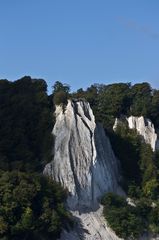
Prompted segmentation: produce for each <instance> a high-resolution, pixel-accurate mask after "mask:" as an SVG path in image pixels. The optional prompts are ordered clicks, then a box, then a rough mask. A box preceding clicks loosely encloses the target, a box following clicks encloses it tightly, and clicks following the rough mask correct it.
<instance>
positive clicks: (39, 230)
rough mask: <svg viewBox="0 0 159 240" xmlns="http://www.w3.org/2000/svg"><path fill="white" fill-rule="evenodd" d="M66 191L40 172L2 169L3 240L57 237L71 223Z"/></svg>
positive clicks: (0, 221) (0, 217)
mask: <svg viewBox="0 0 159 240" xmlns="http://www.w3.org/2000/svg"><path fill="white" fill-rule="evenodd" d="M66 197H67V194H66V192H65V191H64V190H63V189H62V188H61V187H60V186H59V184H57V183H55V182H52V181H50V180H49V179H47V178H45V177H43V176H39V175H37V174H26V173H20V172H4V173H2V172H1V176H0V239H3V238H4V239H5V238H6V239H7V240H10V239H12V240H14V239H15V240H16V239H22V240H23V239H25V240H30V239H34V240H39V239H56V238H57V237H59V235H60V232H61V229H62V227H64V226H68V224H69V222H71V215H70V214H69V213H68V212H67V211H66V209H65V207H64V201H65V199H66Z"/></svg>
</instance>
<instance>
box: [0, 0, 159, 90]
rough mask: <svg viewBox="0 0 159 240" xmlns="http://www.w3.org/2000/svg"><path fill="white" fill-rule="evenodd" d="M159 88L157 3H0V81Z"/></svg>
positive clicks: (19, 0) (37, 0)
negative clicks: (39, 80)
mask: <svg viewBox="0 0 159 240" xmlns="http://www.w3.org/2000/svg"><path fill="white" fill-rule="evenodd" d="M24 75H30V76H32V77H36V78H39V77H40V78H43V79H45V80H46V81H47V83H48V86H49V89H51V86H52V85H53V84H54V82H55V81H57V80H59V81H62V82H63V83H68V84H70V85H71V88H72V90H75V89H78V88H80V87H83V88H86V87H87V86H90V85H91V84H93V83H105V84H107V83H112V82H120V81H123V82H132V83H134V82H142V81H148V82H150V83H151V84H152V86H153V87H157V88H159V0H0V78H1V79H2V78H7V79H9V80H16V79H18V78H21V77H22V76H24Z"/></svg>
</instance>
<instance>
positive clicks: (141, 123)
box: [113, 116, 159, 151]
mask: <svg viewBox="0 0 159 240" xmlns="http://www.w3.org/2000/svg"><path fill="white" fill-rule="evenodd" d="M126 120H127V123H128V127H129V128H130V129H136V130H137V132H138V133H139V134H140V135H141V136H142V137H143V139H144V141H145V142H146V143H147V144H150V145H151V147H152V150H153V151H155V150H156V149H158V148H159V141H158V137H157V133H156V130H155V127H154V124H153V123H152V122H151V120H150V119H147V118H144V117H143V116H141V117H134V116H130V117H128V118H126ZM120 121H121V120H120V119H116V120H115V124H114V126H113V129H114V130H115V129H116V127H117V125H118V124H119V122H120Z"/></svg>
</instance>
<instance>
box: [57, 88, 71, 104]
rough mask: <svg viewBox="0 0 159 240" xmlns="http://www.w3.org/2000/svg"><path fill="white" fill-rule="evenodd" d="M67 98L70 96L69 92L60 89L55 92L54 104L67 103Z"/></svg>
mask: <svg viewBox="0 0 159 240" xmlns="http://www.w3.org/2000/svg"><path fill="white" fill-rule="evenodd" d="M67 98H68V95H67V93H65V92H63V91H59V92H57V93H55V94H54V104H55V105H60V104H63V105H66V104H67Z"/></svg>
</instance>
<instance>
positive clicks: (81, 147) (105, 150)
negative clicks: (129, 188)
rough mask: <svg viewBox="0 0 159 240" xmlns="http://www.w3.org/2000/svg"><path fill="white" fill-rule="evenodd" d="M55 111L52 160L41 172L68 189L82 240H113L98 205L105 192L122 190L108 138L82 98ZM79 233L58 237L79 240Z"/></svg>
mask: <svg viewBox="0 0 159 240" xmlns="http://www.w3.org/2000/svg"><path fill="white" fill-rule="evenodd" d="M55 114H56V123H55V125H54V129H53V136H54V140H55V142H54V150H53V160H52V162H51V163H49V164H47V165H46V167H45V170H44V173H45V174H48V175H49V176H51V177H52V179H54V180H56V181H58V182H60V183H61V184H62V185H63V186H64V187H65V188H67V189H68V191H69V197H68V207H69V209H70V210H71V211H72V213H73V215H74V216H75V217H76V218H77V219H78V220H79V221H80V222H81V224H82V226H83V228H84V229H86V230H87V231H86V232H83V234H84V237H85V238H84V239H90V240H93V239H98V240H105V239H110V240H111V239H113V240H116V239H118V238H117V237H116V236H115V234H114V233H112V231H111V230H110V229H109V228H108V227H107V226H106V223H105V220H104V219H103V216H102V207H101V206H99V199H100V197H101V196H102V195H103V194H104V193H105V192H108V191H111V192H116V193H119V194H121V192H122V190H121V189H120V187H119V185H118V181H119V178H120V174H119V164H118V160H117V159H116V157H115V155H114V153H113V150H112V148H111V144H110V142H109V139H108V137H107V136H106V135H105V132H104V129H103V128H102V126H101V125H99V124H96V123H95V117H94V115H93V112H92V110H91V108H90V105H89V103H87V102H85V101H70V100H69V101H68V104H67V106H66V108H65V109H62V107H61V106H57V107H56V112H55ZM78 228H79V227H77V229H78ZM77 229H76V230H77ZM70 234H71V235H70ZM79 235H80V234H78V230H77V231H75V232H70V233H67V232H63V233H62V237H61V239H65V240H66V239H70V240H71V239H72V240H73V239H74V240H78V239H80V237H79Z"/></svg>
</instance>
